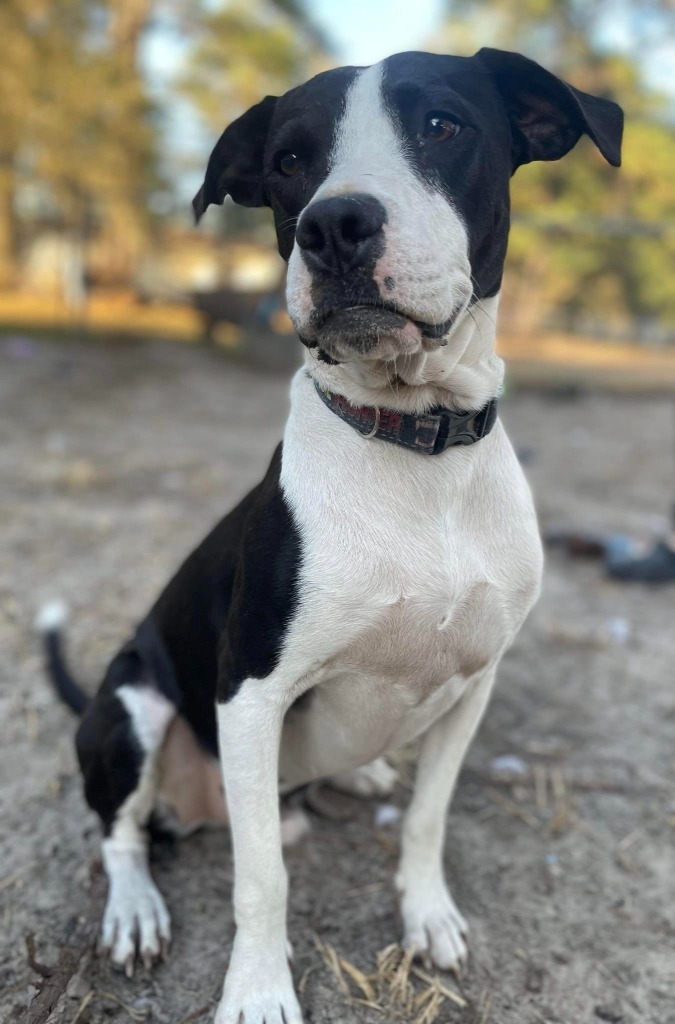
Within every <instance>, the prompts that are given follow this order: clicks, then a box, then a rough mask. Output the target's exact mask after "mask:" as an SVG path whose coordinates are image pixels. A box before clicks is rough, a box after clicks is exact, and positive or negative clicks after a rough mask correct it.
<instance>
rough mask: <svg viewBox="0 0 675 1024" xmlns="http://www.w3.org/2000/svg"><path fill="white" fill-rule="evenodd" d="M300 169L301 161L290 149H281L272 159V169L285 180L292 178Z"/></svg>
mask: <svg viewBox="0 0 675 1024" xmlns="http://www.w3.org/2000/svg"><path fill="white" fill-rule="evenodd" d="M301 167H302V161H301V160H300V158H299V157H297V156H296V155H295V153H291V151H290V149H282V150H281V152H280V153H277V155H276V156H275V158H274V169H275V170H276V171H278V172H279V174H283V175H284V177H285V178H292V177H293V175H294V174H297V173H298V171H299V170H300V169H301Z"/></svg>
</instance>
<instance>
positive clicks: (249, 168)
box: [192, 96, 277, 223]
mask: <svg viewBox="0 0 675 1024" xmlns="http://www.w3.org/2000/svg"><path fill="white" fill-rule="evenodd" d="M276 102H277V97H276V96H266V97H265V99H264V100H261V101H260V103H256V105H255V106H254V107H251V109H250V110H247V111H246V113H245V114H242V115H241V117H238V118H237V120H236V121H233V122H232V124H231V125H230V126H229V127H228V128H226V129H225V131H224V132H223V134H222V135H221V136H220V138H219V139H218V141H217V143H216V145H215V148H214V150H213V152H212V153H211V156H210V157H209V162H208V166H207V168H206V177H205V178H204V184H203V185H202V187H201V188H200V190H199V192H198V193H197V195H196V196H195V197H194V199H193V200H192V209H193V210H194V214H195V221H196V222H197V223H199V221H200V219H201V216H202V214H203V213H204V211H205V210H206V208H207V207H208V206H210V205H211V203H217V204H219V205H220V204H222V202H223V201H224V199H225V196H232V198H233V199H234V201H235V203H239V205H240V206H267V201H266V199H265V192H264V189H263V155H264V152H265V142H266V141H267V133H268V131H269V127H270V121H271V120H272V114H273V113H274V108H275V106H276Z"/></svg>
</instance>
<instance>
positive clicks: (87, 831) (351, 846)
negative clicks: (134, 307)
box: [0, 340, 675, 1024]
mask: <svg viewBox="0 0 675 1024" xmlns="http://www.w3.org/2000/svg"><path fill="white" fill-rule="evenodd" d="M0 347H2V352H1V353H0V358H1V359H2V373H1V374H0V436H1V438H2V441H1V443H0V476H1V478H2V499H3V502H2V511H1V516H2V521H1V529H2V546H3V557H2V561H1V564H0V728H1V735H0V781H1V786H0V820H1V822H2V825H1V834H0V922H1V925H0V993H1V994H0V1019H2V1020H7V1021H11V1020H14V1019H18V1018H19V1016H20V1015H21V1014H22V1012H23V1011H24V1009H25V1007H26V1006H27V1005H28V1003H29V1002H30V1000H31V998H32V997H33V996H34V995H35V992H36V985H37V982H38V981H39V979H38V977H37V975H36V974H35V973H34V971H33V970H32V969H31V968H30V967H29V965H28V962H27V957H26V951H25V941H24V940H25V936H26V934H27V933H33V934H34V936H35V945H36V950H37V958H38V959H39V960H40V961H42V962H45V963H47V964H53V963H54V962H55V961H56V959H57V958H58V956H59V951H60V950H61V948H62V947H63V945H64V943H65V942H66V940H67V936H68V934H69V930H70V929H71V927H72V920H73V917H74V916H75V917H77V916H80V917H84V918H85V919H86V918H87V917H92V916H93V914H94V913H95V907H96V906H97V903H98V901H99V900H100V890H101V884H100V880H99V879H98V872H97V856H98V845H97V844H98V830H97V824H96V821H95V819H94V817H93V815H92V814H91V813H90V812H89V811H88V810H87V809H86V807H85V804H84V801H83V798H82V794H81V787H80V779H79V777H78V775H77V772H76V770H75V761H74V755H73V749H72V734H73V730H74V722H73V720H72V717H71V716H70V714H69V713H68V712H67V711H66V710H65V709H64V708H62V707H61V706H59V704H58V703H57V702H56V700H55V699H54V697H53V695H52V693H51V692H50V690H49V688H48V687H47V685H46V683H45V681H44V679H43V676H42V672H41V658H40V654H39V651H38V648H37V645H36V642H35V639H34V637H33V635H32V633H31V620H32V618H33V615H34V612H35V610H36V608H37V607H38V606H39V604H40V603H41V601H43V600H44V599H46V598H49V597H51V596H52V595H54V594H58V595H60V596H63V597H64V598H65V599H66V600H67V601H68V602H69V603H70V605H71V608H72V622H71V627H70V632H69V639H70V652H71V658H72V661H73V663H74V665H75V666H76V668H77V670H78V673H79V675H80V676H81V677H82V678H83V679H84V680H86V681H88V685H90V686H94V685H95V682H96V679H97V676H98V674H99V673H100V672H101V670H102V668H103V666H104V663H105V662H106V660H107V658H109V657H110V656H111V654H112V653H114V651H115V648H116V646H117V644H118V643H119V642H120V641H121V640H122V639H123V638H124V637H125V634H126V632H127V631H128V629H129V628H130V626H131V624H132V623H134V622H135V620H136V619H137V618H138V617H139V616H140V615H141V614H142V613H143V612H144V610H145V609H146V607H147V605H148V604H149V602H150V601H151V600H152V599H153V597H154V595H155V594H156V592H157V590H158V588H159V587H161V585H162V584H163V583H164V581H165V580H166V578H167V576H168V574H169V573H170V571H171V570H172V569H173V567H174V566H175V565H176V563H177V562H178V561H179V560H180V558H181V557H182V555H183V554H184V553H186V552H187V551H188V550H189V549H190V547H191V546H192V545H193V544H194V543H195V542H196V541H197V540H199V539H200V538H201V536H202V534H203V533H204V531H205V530H206V529H207V528H208V527H209V526H210V525H211V523H212V522H213V521H214V520H215V519H216V518H218V517H219V516H220V515H221V514H222V513H223V512H224V511H225V510H226V509H227V508H228V507H229V506H230V505H231V504H232V502H233V501H234V499H235V498H236V497H238V496H239V495H240V494H241V493H242V492H243V491H244V490H245V489H247V488H248V487H249V486H250V485H251V484H252V483H253V482H254V481H255V480H256V479H257V477H258V476H259V474H260V473H261V471H262V469H263V467H264V464H265V462H266V460H267V458H268V457H269V454H270V453H271V451H272V449H273V446H274V443H275V441H276V440H277V438H278V435H279V431H280V428H281V424H282V422H283V419H284V415H285V410H286V403H287V398H286V392H287V387H286V382H285V380H284V379H283V378H282V377H279V376H275V375H271V374H261V373H257V374H254V373H253V372H251V371H250V370H247V369H245V368H243V367H236V366H233V365H232V364H231V363H228V362H227V361H226V360H224V359H223V358H222V357H221V356H219V354H218V353H217V352H208V351H204V350H196V349H188V348H184V347H174V346H172V345H159V344H157V345H153V344H149V343H148V344H143V345H140V346H139V345H133V346H132V345H126V346H121V345H117V346H114V347H113V346H110V347H104V346H96V347H91V346H90V347H86V346H84V345H80V344H75V343H73V344H48V343H44V342H42V343H31V344H27V343H25V342H21V343H18V342H17V341H16V340H15V341H13V342H11V343H8V342H7V341H0ZM672 412H673V410H672V403H669V402H668V401H666V400H664V399H658V400H653V399H649V398H639V399H637V398H635V399H631V398H626V397H622V398H620V399H617V398H615V397H611V396H604V397H592V396H587V397H581V398H575V399H573V398H561V397H559V398H554V397H550V396H549V397H545V396H543V395H539V394H536V393H527V394H526V393H517V392H515V391H514V392H512V393H511V394H510V395H509V397H508V399H507V401H506V402H505V403H504V413H503V415H504V420H505V422H506V424H507V426H508V427H509V429H510V431H511V433H512V436H513V438H514V440H515V441H516V443H517V444H518V446H519V447H521V448H522V449H523V451H524V454H526V455H528V456H529V458H528V472H529V474H530V477H531V479H532V482H533V486H534V489H535V492H536V496H537V501H538V505H539V509H540V513H541V517H542V522H543V523H544V525H545V526H553V525H557V524H582V525H585V526H606V527H608V528H613V529H626V530H630V531H633V532H635V533H637V534H643V535H644V534H645V533H646V532H647V531H648V529H649V526H650V524H651V523H652V521H653V520H654V517H658V516H659V515H661V514H663V513H664V512H665V510H666V509H667V507H668V503H669V502H670V500H671V498H672V493H671V492H672V488H673V458H672V456H673V434H674V433H675V430H674V426H673V417H672ZM674 598H675V589H673V588H671V589H667V590H649V589H647V588H642V587H633V588H627V587H624V586H621V585H618V584H613V583H611V582H609V581H607V580H606V579H605V578H604V577H603V575H602V572H601V570H600V567H599V566H598V565H597V564H595V563H582V562H572V561H569V560H566V559H565V558H564V557H562V556H561V555H556V554H552V555H551V556H550V557H549V560H548V566H547V572H546V580H545V586H544V593H543V597H542V600H541V602H540V604H539V606H538V607H537V609H536V611H535V612H534V614H533V615H532V617H531V619H530V621H529V622H528V624H527V626H526V628H525V629H524V630H523V632H522V634H521V636H520V638H519V640H518V642H517V644H516V646H515V648H514V649H513V650H512V652H511V653H510V654H509V655H508V656H507V658H506V659H505V661H504V663H503V667H502V670H501V679H500V685H499V687H498V689H497V693H496V696H495V699H494V702H493V703H492V705H491V707H490V709H489V712H488V714H487V717H486V720H485V722H484V724H483V726H482V728H481V731H480V735H479V737H478V739H477V742H476V743H475V745H474V746H473V748H472V750H471V752H470V755H469V758H468V762H467V765H466V767H465V770H464V771H463V773H462V777H461V781H460V785H459V791H458V793H457V797H456V800H455V803H454V807H453V810H452V813H451V815H450V818H449V829H448V839H447V850H446V860H447V866H448V873H449V877H450V879H451V882H452V885H453V888H454V893H455V896H456V898H457V900H458V903H459V905H460V908H461V909H462V911H463V912H464V913H465V914H466V916H467V917H468V919H469V922H470V925H471V929H472V933H471V953H472V957H471V963H470V966H469V969H468V970H467V972H466V973H465V976H464V977H463V978H462V979H461V980H460V981H459V982H458V981H457V980H455V979H454V978H447V977H446V978H443V979H442V981H443V984H444V985H445V986H446V987H447V988H448V989H449V990H451V991H454V992H456V993H460V994H461V998H462V999H463V1000H465V1002H466V1005H465V1006H464V1007H460V1006H459V1005H457V1004H456V1003H454V1002H452V1001H451V1000H449V999H446V1000H445V1001H443V1002H441V1003H440V1007H439V1000H440V997H433V994H432V996H427V997H426V1002H424V1001H422V1002H420V1003H418V1005H417V1007H416V1008H414V1009H412V1008H411V1009H409V1010H408V1011H407V1012H406V1011H399V1010H396V1009H395V1008H391V1007H390V1008H385V1009H384V1010H383V1009H379V1010H378V1009H375V1008H368V1007H365V1006H364V1005H362V1004H361V1003H358V1002H356V998H359V997H361V998H363V991H359V988H358V986H357V985H356V984H355V983H354V982H349V984H348V985H347V987H348V989H349V991H350V992H351V993H352V996H351V997H348V996H347V995H346V994H345V991H344V983H343V986H342V987H341V985H340V983H339V982H338V979H337V978H336V975H335V972H334V971H333V970H331V969H330V967H329V966H327V965H326V962H325V957H322V956H321V955H320V952H319V951H318V949H317V945H316V943H315V937H316V936H318V937H319V938H320V940H321V941H322V942H323V943H324V944H328V945H327V946H326V947H324V952H325V956H326V957H328V958H329V959H330V950H329V948H328V947H332V948H333V949H335V950H336V951H337V953H338V954H339V955H340V956H341V957H343V958H344V959H345V960H346V961H348V962H349V963H351V964H353V965H355V966H356V967H357V968H359V969H360V970H361V971H363V972H365V973H366V974H368V973H369V972H372V971H373V970H374V969H375V963H376V954H377V952H378V951H379V950H381V949H382V948H383V947H386V946H388V945H389V944H390V943H392V942H394V941H395V940H396V939H397V938H398V935H399V924H398V920H397V914H396V906H395V901H394V896H393V886H392V877H393V870H394V865H395V861H396V853H397V828H396V826H382V827H379V828H378V827H376V826H375V824H374V812H375V810H376V808H375V805H373V804H368V803H365V804H359V805H353V806H352V810H353V815H352V817H351V820H349V821H348V822H347V823H338V822H332V821H326V820H323V821H317V822H316V823H315V826H314V830H313V832H312V833H311V834H310V835H309V836H308V837H307V838H306V839H305V840H304V841H303V842H302V844H301V845H300V846H299V847H297V848H295V849H293V850H292V851H290V852H289V853H288V856H287V862H288V866H289V871H290V877H291V900H290V931H291V936H292V938H293V941H294V943H295V949H296V963H295V968H294V969H295V971H296V975H297V978H298V980H299V981H300V980H301V987H302V990H303V994H302V1004H303V1008H304V1011H305V1015H306V1021H307V1022H313V1024H324V1022H326V1024H327V1022H341V1024H342V1022H344V1024H351V1022H359V1024H361V1022H363V1024H376V1022H382V1021H390V1020H391V1021H394V1020H401V1021H407V1022H410V1024H412V1022H413V1021H416V1020H419V1021H422V1022H423V1024H428V1022H429V1021H430V1020H431V1018H432V1016H433V1014H432V1013H431V1012H430V1011H428V1007H429V1005H430V1004H432V1003H433V1005H432V1007H431V1008H432V1010H433V1011H434V1012H435V1010H434V1007H435V1008H436V1009H439V1010H440V1012H439V1013H438V1016H437V1018H436V1019H437V1021H438V1022H440V1024H444V1022H461V1024H464V1022H466V1024H542V1022H552V1024H553V1022H555V1024H562V1022H565V1024H582V1022H583V1024H585V1022H593V1021H610V1022H619V1021H621V1022H640V1024H673V1022H675V952H674V945H675V853H674V852H673V840H674V839H675V785H674V784H673V769H674V767H675V764H674V757H675V747H674V744H673V731H674V729H675V688H674V686H673V661H674V657H675V631H674V630H673V618H674V616H673V609H674ZM502 755H513V756H515V757H516V758H519V759H521V761H522V762H523V765H522V767H523V768H524V773H523V774H522V775H521V776H519V777H517V778H515V779H513V778H511V779H509V778H507V777H505V776H504V774H503V773H500V772H499V771H498V770H497V769H496V767H495V765H494V759H495V758H496V757H500V756H502ZM408 778H409V770H406V771H405V772H404V780H406V779H408ZM406 797H407V788H406V785H401V786H400V787H399V788H398V790H397V792H396V794H395V797H394V801H393V802H394V803H395V804H396V805H397V806H400V807H402V806H403V805H404V804H405V801H406ZM155 870H156V877H157V879H158V882H159V885H160V887H161V889H162V890H163V892H164V893H165V894H166V896H167V899H168V904H169V907H170V909H171V912H172V915H173V921H174V934H175V942H174V947H173V951H172V954H171V957H170V960H169V962H168V963H166V964H165V965H163V966H161V967H160V968H159V969H157V970H156V971H155V972H153V973H152V974H150V973H148V972H146V971H145V970H140V971H139V972H138V973H137V976H136V977H135V978H134V980H133V981H132V982H129V981H127V980H126V979H124V978H123V977H121V976H120V975H118V974H116V973H115V972H114V971H113V970H112V969H111V968H110V967H109V966H108V965H107V963H101V962H98V961H95V960H90V959H89V958H87V957H85V959H84V961H83V963H82V968H81V970H80V972H79V974H78V975H77V976H76V977H75V978H74V980H73V981H72V982H71V985H70V987H69V990H68V993H67V994H66V995H65V996H64V997H63V998H62V999H61V1000H60V1002H59V1004H58V1006H57V1007H56V1010H55V1012H54V1014H53V1017H52V1020H53V1021H54V1022H60V1024H61V1022H62V1024H71V1022H74V1021H76V1020H77V1021H79V1022H80V1024H87V1022H91V1024H102V1022H128V1021H140V1020H145V1019H148V1020H156V1021H159V1022H161V1024H165V1022H170V1024H179V1022H186V1021H188V1020H194V1021H204V1022H207V1021H209V1019H210V1014H211V1013H212V1008H213V1006H214V1004H215V1000H216V998H217V995H218V993H219V989H220V986H221V983H222V976H223V971H224V968H225V965H226V962H227V957H228V951H229V948H230V944H231V941H232V932H233V927H232V914H231V909H230V888H231V881H232V859H231V850H230V844H229V838H228V837H227V835H226V834H225V833H222V832H220V833H218V832H210V833H204V834H201V835H199V836H196V837H194V838H193V839H191V840H189V841H188V842H186V843H184V844H182V845H181V846H180V848H179V850H178V851H177V854H176V855H175V856H174V855H173V854H172V852H171V851H170V850H166V849H162V850H160V851H158V859H157V863H156V869H155ZM92 878H93V882H92ZM381 987H382V986H380V988H381ZM385 987H386V986H385ZM426 988H428V985H426V984H425V983H423V982H421V981H419V980H415V990H416V992H417V993H419V994H422V993H423V992H424V990H425V989H426ZM375 995H376V996H377V998H380V996H381V995H382V993H381V992H376V993H375ZM434 998H435V1002H434ZM385 1004H386V999H384V997H382V1005H383V1006H385ZM425 1011H426V1012H427V1017H426V1018H424V1017H423V1014H424V1013H425Z"/></svg>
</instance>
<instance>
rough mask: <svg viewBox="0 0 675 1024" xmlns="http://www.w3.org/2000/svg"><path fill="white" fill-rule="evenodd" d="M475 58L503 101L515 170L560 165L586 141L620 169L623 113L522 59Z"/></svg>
mask: <svg viewBox="0 0 675 1024" xmlns="http://www.w3.org/2000/svg"><path fill="white" fill-rule="evenodd" d="M476 58H477V59H478V60H479V61H480V62H481V64H483V66H484V67H485V68H487V70H488V71H489V72H490V75H491V76H492V78H493V80H494V82H495V85H496V86H497V88H498V90H499V92H500V93H501V95H502V98H503V100H504V103H505V105H506V109H507V111H508V114H509V118H510V120H511V126H512V129H513V137H514V168H513V169H514V170H515V169H516V167H520V165H521V164H528V163H530V162H531V161H532V160H559V159H560V157H561V156H564V155H565V153H568V152H569V151H570V149H572V147H573V146H574V145H576V143H577V142H578V141H579V138H580V137H581V135H584V134H585V135H588V136H590V138H591V139H592V140H593V142H594V143H595V145H596V146H597V147H598V149H599V150H600V152H601V153H602V155H603V156H604V158H605V160H607V162H608V163H610V164H612V165H613V166H614V167H619V166H620V165H621V135H622V133H623V111H622V109H621V107H620V106H618V104H616V103H613V102H612V101H611V100H606V99H601V98H600V97H599V96H590V95H589V94H588V93H586V92H581V90H580V89H575V88H574V87H573V86H571V85H568V84H567V82H563V81H562V79H560V78H556V76H555V75H552V74H551V72H550V71H546V70H545V68H542V67H541V66H540V65H539V64H537V63H535V61H533V60H529V59H528V58H527V57H523V56H521V55H520V54H519V53H509V52H507V51H506V50H492V49H490V48H488V47H484V48H483V49H482V50H479V51H478V53H477V54H476Z"/></svg>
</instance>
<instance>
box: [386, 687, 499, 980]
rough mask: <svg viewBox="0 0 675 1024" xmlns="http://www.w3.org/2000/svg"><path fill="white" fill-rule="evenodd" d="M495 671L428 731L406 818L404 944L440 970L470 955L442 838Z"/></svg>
mask: <svg viewBox="0 0 675 1024" xmlns="http://www.w3.org/2000/svg"><path fill="white" fill-rule="evenodd" d="M494 677H495V670H494V668H493V667H491V668H490V669H488V670H486V671H485V672H484V673H483V674H482V675H480V676H478V677H477V678H476V679H475V680H474V681H473V682H472V683H471V684H470V685H469V689H468V690H467V692H466V693H465V694H464V696H463V697H462V698H461V699H460V701H459V702H458V703H457V704H456V705H455V707H453V708H452V709H451V710H450V711H448V712H447V713H446V714H445V715H443V717H442V718H439V719H438V721H437V722H435V723H434V724H433V725H432V726H431V728H430V729H429V731H428V732H427V733H426V734H425V736H424V739H423V742H422V750H421V753H420V758H419V762H418V766H417V778H416V780H415V791H414V794H413V798H412V801H411V803H410V807H409V808H408V812H407V814H406V815H405V818H404V820H403V831H402V836H401V862H400V865H399V871H398V875H397V878H396V883H397V887H398V890H399V892H400V894H401V915H402V917H403V928H404V937H403V943H402V944H403V946H405V947H407V948H411V947H413V946H414V947H415V948H416V950H417V953H418V954H419V955H420V956H422V957H425V958H427V959H429V960H431V961H433V963H434V964H435V965H436V966H437V967H440V968H441V969H442V970H449V969H454V968H457V967H459V966H460V965H461V964H462V963H463V962H464V960H465V959H466V956H467V947H466V942H465V937H466V933H467V930H468V926H467V924H466V921H465V920H464V918H463V917H462V915H461V914H460V912H459V910H458V909H457V907H456V906H455V902H454V900H453V898H452V896H451V895H450V892H449V891H448V887H447V885H446V882H445V877H444V872H443V840H444V837H445V819H446V813H447V808H448V804H449V802H450V799H451V797H452V793H453V790H454V787H455V782H456V781H457V776H458V774H459V770H460V768H461V766H462V761H463V760H464V755H465V754H466V751H467V749H468V747H469V744H470V743H471V740H472V739H473V736H474V734H475V732H476V729H477V728H478V725H479V723H480V720H481V717H482V715H483V712H484V711H485V708H486V706H487V703H488V700H489V697H490V692H491V690H492V685H493V682H494Z"/></svg>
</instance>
